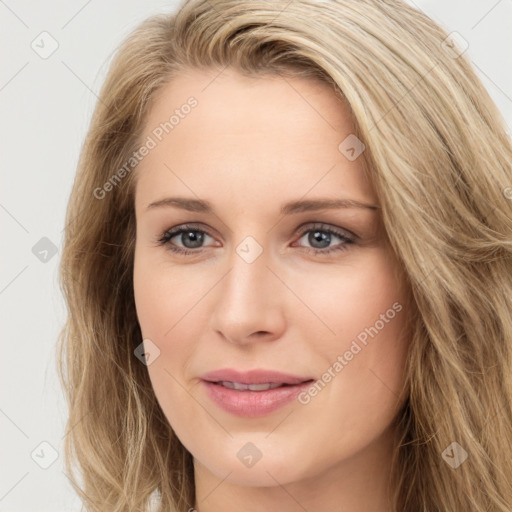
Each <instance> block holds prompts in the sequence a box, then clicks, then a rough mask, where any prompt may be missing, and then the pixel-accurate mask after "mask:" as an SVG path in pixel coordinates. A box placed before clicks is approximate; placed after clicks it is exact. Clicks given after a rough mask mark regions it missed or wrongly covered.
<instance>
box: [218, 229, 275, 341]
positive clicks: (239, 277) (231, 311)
mask: <svg viewBox="0 0 512 512" xmlns="http://www.w3.org/2000/svg"><path fill="white" fill-rule="evenodd" d="M269 254H270V251H268V250H266V249H264V248H263V246H262V245H261V244H259V243H258V242H257V241H256V240H255V239H254V238H253V237H246V238H245V239H243V240H242V242H240V243H239V244H238V245H237V246H235V247H233V250H232V252H231V254H230V255H229V268H230V270H229V272H228V274H227V275H226V276H225V277H224V279H223V280H222V284H221V287H220V292H219V293H218V294H217V297H216V302H215V306H214V314H213V319H214V328H215V330H217V331H219V332H221V333H222V334H223V335H224V336H225V337H226V338H227V339H228V340H230V341H232V342H244V341H247V339H248V337H249V336H250V335H251V334H253V333H256V332H257V333H263V332H265V333H267V336H270V337H273V336H277V335H278V334H279V331H280V330H281V329H282V327H283V323H284V319H283V317H282V313H283V312H282V310H281V306H280V301H279V299H278V294H277V293H276V290H275V288H276V287H277V286H279V282H278V280H276V278H275V276H274V275H273V274H272V272H271V271H270V270H269V268H267V265H269V263H270V261H269V257H268V255H269Z"/></svg>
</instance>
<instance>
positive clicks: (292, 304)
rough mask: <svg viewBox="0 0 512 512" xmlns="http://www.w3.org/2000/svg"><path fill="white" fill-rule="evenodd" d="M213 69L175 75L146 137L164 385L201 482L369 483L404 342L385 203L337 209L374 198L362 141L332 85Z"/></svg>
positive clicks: (147, 250)
mask: <svg viewBox="0 0 512 512" xmlns="http://www.w3.org/2000/svg"><path fill="white" fill-rule="evenodd" d="M216 76H217V74H216V73H208V72H206V71H196V70H194V71H190V72H188V73H187V74H182V75H180V76H179V78H177V79H175V80H173V81H172V83H170V84H168V85H166V86H165V88H164V89H162V91H161V93H160V94H159V96H158V97H157V98H156V102H155V103H154V104H153V106H152V109H151V111H150V114H149V117H148V119H147V124H146V126H145V132H144V134H143V137H142V141H143V142H144V143H145V144H146V147H147V148H148V151H142V152H141V154H142V153H146V154H145V156H144V157H143V158H142V160H141V162H140V163H139V166H138V168H137V171H136V172H137V173H138V182H137V186H136V198H135V203H136V204H135V205H136V217H137V241H136V249H135V269H134V288H135V300H136V307H137V316H138V321H139V323H140V327H141V331H142V335H143V338H144V339H145V341H144V349H145V350H146V353H147V354H148V361H147V363H148V368H147V369H148V371H149V376H150V378H151V382H152V385H153V388H154V392H155V394H156V397H157V399H158V402H159V404H160V406H161V408H162V410H163V412H164V413H165V415H166V417H167V419H168V421H169V423H170V425H171V426H172V428H173V429H174V431H175V432H176V434H177V436H178V437H179V438H180V440H181V442H182V443H183V445H184V446H185V447H186V448H187V450H189V452H190V453H191V454H192V455H193V457H194V459H195V465H196V475H197V474H202V475H210V476H211V477H212V478H214V479H215V478H216V479H219V480H221V479H225V478H227V480H228V481H229V482H231V483H233V484H239V485H250V486H275V485H277V483H276V482H279V483H280V484H282V485H284V484H287V483H291V482H298V481H300V480H303V479H307V478H314V477H318V476H319V475H322V474H324V475H325V474H326V471H335V470H339V471H341V472H342V473H340V474H347V473H346V472H345V473H343V471H346V470H348V469H349V468H350V469H351V470H353V469H355V468H356V466H357V469H358V470H363V469H364V470H365V471H366V476H367V478H369V479H371V478H372V477H371V475H373V474H376V472H378V471H382V465H381V464H380V463H378V462H380V461H382V460H387V459H388V457H389V456H390V453H391V452H390V446H391V445H390V442H391V441H390V439H391V437H390V436H391V432H392V428H391V422H392V420H393V419H394V417H395V415H396V413H397V411H398V409H399V407H400V406H401V405H402V404H403V397H404V394H401V393H403V391H404V390H403V387H404V374H403V370H404V366H405V359H406V355H407V348H408V340H407V339H406V336H405V335H404V324H405V318H406V309H405V299H406V298H405V296H404V295H403V293H402V291H401V289H400V288H399V286H398V281H397V277H396V276H397V273H396V272H395V270H396V268H397V262H396V260H395V259H394V258H393V255H392V253H391V251H390V249H389V246H388V245H387V244H386V238H385V234H384V231H383V229H382V224H381V217H380V211H379V209H378V208H368V207H366V206H360V207H357V206H353V205H352V206H351V205H350V204H347V203H346V204H345V205H343V203H337V204H335V203H334V202H335V201H338V202H339V201H341V200H344V201H357V202H359V203H362V204H363V205H374V206H378V201H377V197H376V195H375V194H374V191H373V188H372V185H371V183H370V182H369V180H368V179H367V177H366V176H365V174H364V171H363V167H362V158H363V157H364V152H363V153H361V150H363V146H361V143H360V142H359V141H358V139H356V138H355V136H354V135H353V134H354V131H355V128H354V126H353V124H352V123H351V121H350V118H349V114H348V110H347V108H346V107H345V106H344V105H343V104H342V103H341V102H340V100H338V99H337V97H336V96H335V95H334V93H333V92H332V91H331V90H330V89H329V88H328V87H327V86H326V85H324V84H321V83H317V82H314V81H309V80H305V79H299V78H293V79H292V78H287V79H284V78H280V77H269V76H264V77H260V78H244V77H242V76H240V75H239V74H237V73H236V72H234V71H232V70H230V69H228V70H226V71H224V72H223V73H222V74H221V75H220V76H218V77H217V78H215V77H216ZM191 97H193V99H189V98H191ZM186 105H189V107H186ZM173 115H174V118H173V119H171V121H169V120H170V118H171V116H173ZM165 123H167V124H165ZM347 137H348V139H347ZM340 144H341V145H340ZM360 153H361V154H360ZM171 198H177V199H174V200H173V199H171ZM178 199H179V200H178ZM324 202H332V204H331V206H332V207H330V206H329V205H328V204H326V205H324V206H322V207H320V206H318V204H319V203H324ZM179 228H183V229H184V231H183V232H181V233H180V232H179V231H175V232H172V231H171V230H177V229H179ZM170 231H171V232H170ZM182 251H186V252H182ZM141 364H142V363H141ZM285 384H286V385H285ZM249 385H251V387H250V388H248V386H249ZM276 386H277V387H276Z"/></svg>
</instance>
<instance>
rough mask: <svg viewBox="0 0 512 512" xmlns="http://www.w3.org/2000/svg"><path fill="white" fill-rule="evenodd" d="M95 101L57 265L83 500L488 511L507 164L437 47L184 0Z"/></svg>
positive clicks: (382, 7)
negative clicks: (66, 314) (65, 313)
mask: <svg viewBox="0 0 512 512" xmlns="http://www.w3.org/2000/svg"><path fill="white" fill-rule="evenodd" d="M100 99H101V101H99V102H98V105H97V107H96V110H95V113H94V116H93V120H92V124H91V127H90V129H89V133H88V135H87V139H86V142H85V144H84V148H83V151H82V155H81V159H80V163H79V169H78V172H77V177H76V181H75V184H74V187H73V191H72V194H71V198H70V202H69V207H68V212H67V216H68V217H67V227H66V237H65V247H64V251H63V258H62V267H61V272H62V274H61V279H62V286H63V290H64V293H65V297H66V300H67V303H68V307H69V319H68V322H67V325H66V328H65V329H64V330H63V332H62V335H61V347H60V348H61V359H60V364H61V366H60V372H61V377H62V382H63V386H64V387H65V389H66V392H67V394H68V400H69V405H70V417H69V426H70V427H71V426H72V427H73V429H72V430H71V432H70V434H69V435H68V436H67V437H66V441H65V442H66V445H65V450H66V463H67V468H68V472H69V473H71V475H70V476H71V478H72V481H73V483H74V486H75V488H76V490H77V492H79V493H80V495H81V497H82V499H83V501H84V504H85V506H86V509H87V510H90V511H93V510H94V511H99V510H109V511H128V510H141V511H143V510H150V507H151V505H153V507H154V508H155V509H156V510H160V511H170V510H173V511H174V510H176V511H190V510H194V509H195V510H198V511H199V512H209V511H220V510H222V511H224V512H226V511H230V510H235V509H236V510H253V511H256V510H289V511H292V510H293V511H295V510H331V509H332V510H334V509H336V510H347V511H351V512H358V511H366V512H368V511H372V512H384V511H386V512H388V511H396V512H398V511H400V512H403V511H407V512H409V511H410V512H418V511H428V512H432V511H441V510H443V511H444V510H453V511H467V510H472V511H478V512H483V511H491V510H492V511H495V512H498V511H500V512H505V511H510V509H511V507H512V456H511V455H512V442H511V440H512V427H511V425H512V378H511V371H510V370H511V367H512V313H511V311H512V304H511V303H512V300H511V293H510V291H511V285H512V241H511V240H512V238H511V234H512V215H511V202H510V187H511V184H512V169H511V164H510V162H511V161H512V148H511V143H510V140H509V139H508V137H507V135H506V133H505V127H504V122H503V119H502V118H501V117H500V114H499V112H498V111H497V108H496V107H495V105H494V104H493V103H492V101H491V99H490V98H489V95H488V94H487V92H486V91H485V89H484V87H483V86H482V85H481V83H480V82H479V80H478V79H477V77H476V76H475V74H474V72H473V71H472V69H471V67H470V66H469V64H468V62H467V61H466V60H465V58H464V55H463V47H462V46H461V44H460V41H459V40H458V39H457V38H456V37H454V36H453V35H448V34H446V33H445V32H444V31H443V30H441V29H440V28H439V27H438V26H436V25H435V24H434V23H433V22H432V21H431V20H430V19H429V18H428V17H426V16H425V15H424V14H422V13H421V12H420V11H418V10H415V9H413V8H411V7H409V6H408V5H406V4H404V3H401V2H398V1H393V2H387V1H385V2H384V1H377V0H364V1H355V0H343V1H330V2H316V1H312V0H300V1H299V0H297V1H294V2H284V1H280V0H278V1H273V2H263V1H261V2H260V1H256V0H251V1H247V2H244V1H239V0H222V1H220V2H208V1H201V0H197V1H195V0H194V1H191V2H187V3H185V4H184V5H183V6H182V8H181V9H180V11H179V12H178V13H177V14H176V15H159V16H154V17H152V18H150V19H148V20H146V21H145V22H144V23H142V24H141V25H140V26H139V27H138V28H137V29H136V30H135V31H134V32H133V34H132V35H130V37H129V38H128V39H127V40H126V42H125V43H124V44H123V45H122V47H121V48H120V50H119V52H118V53H117V55H116V57H115V59H114V61H113V62H112V65H111V68H110V71H109V74H108V76H107V79H106V82H105V84H104V86H103V89H102V92H101V94H100ZM75 463H77V464H78V466H79V468H80V476H81V478H82V479H83V484H81V483H79V482H78V478H77V477H74V476H73V475H72V470H73V465H74V464H75Z"/></svg>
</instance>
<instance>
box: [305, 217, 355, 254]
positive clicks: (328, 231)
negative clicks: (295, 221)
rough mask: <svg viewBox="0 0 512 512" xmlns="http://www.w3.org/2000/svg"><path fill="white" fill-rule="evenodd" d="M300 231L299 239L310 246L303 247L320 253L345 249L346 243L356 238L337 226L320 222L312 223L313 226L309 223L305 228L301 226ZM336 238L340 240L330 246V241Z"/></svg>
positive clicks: (351, 242) (352, 241)
mask: <svg viewBox="0 0 512 512" xmlns="http://www.w3.org/2000/svg"><path fill="white" fill-rule="evenodd" d="M301 233H302V234H301V238H300V239H299V241H300V240H304V241H305V242H307V243H308V244H311V246H312V247H304V249H306V250H307V251H308V252H313V253H314V254H321V255H325V254H330V253H332V252H334V251H344V250H347V249H348V247H347V245H350V244H353V243H354V242H355V238H356V237H355V236H354V235H351V234H350V235H349V233H345V232H343V231H341V230H339V229H337V228H333V227H331V226H328V225H326V224H320V223H318V224H314V225H313V226H311V225H309V226H307V229H304V228H303V230H302V231H301ZM336 239H338V240H339V241H340V242H339V243H338V244H336V245H333V246H331V245H330V244H331V242H332V241H333V240H336Z"/></svg>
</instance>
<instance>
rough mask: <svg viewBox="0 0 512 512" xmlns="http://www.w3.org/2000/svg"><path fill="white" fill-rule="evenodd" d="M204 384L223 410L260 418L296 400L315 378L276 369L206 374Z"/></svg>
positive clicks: (224, 371)
mask: <svg viewBox="0 0 512 512" xmlns="http://www.w3.org/2000/svg"><path fill="white" fill-rule="evenodd" d="M201 381H202V383H203V386H204V387H205V390H206V394H207V396H208V397H209V399H210V400H211V401H212V402H213V403H214V404H215V405H216V406H217V407H219V408H220V409H222V410H224V411H226V412H228V413H230V414H234V415H236V416H244V417H258V416H265V415H267V414H270V413H272V412H274V411H276V410H277V409H280V408H281V407H284V406H285V405H286V404H288V403H290V402H291V401H293V400H294V399H295V398H296V397H297V396H298V395H299V394H300V393H301V392H302V391H304V390H305V389H306V388H308V387H309V386H310V385H311V383H312V382H313V381H314V379H313V378H312V377H299V376H296V375H290V374H285V373H282V372H277V371H273V370H251V371H247V372H241V371H238V370H233V369H224V370H218V371H215V372H210V373H208V374H205V375H203V376H202V377H201Z"/></svg>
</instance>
